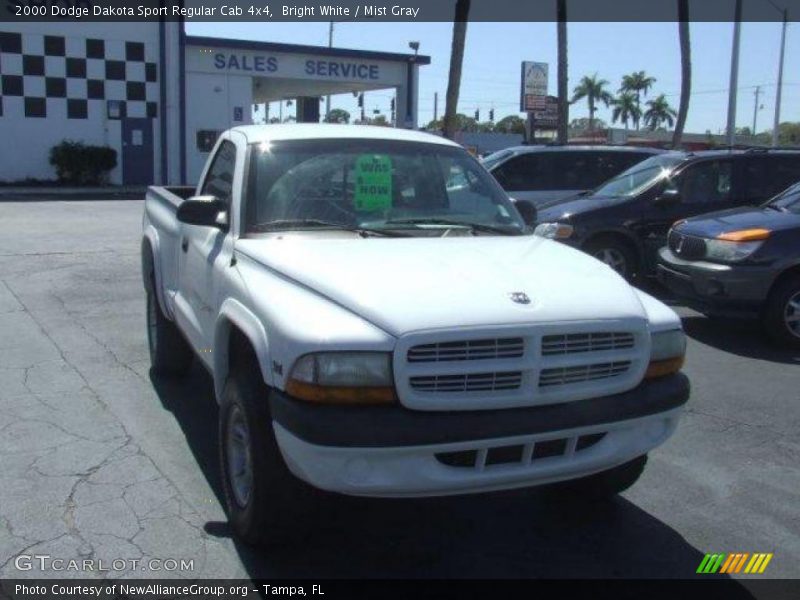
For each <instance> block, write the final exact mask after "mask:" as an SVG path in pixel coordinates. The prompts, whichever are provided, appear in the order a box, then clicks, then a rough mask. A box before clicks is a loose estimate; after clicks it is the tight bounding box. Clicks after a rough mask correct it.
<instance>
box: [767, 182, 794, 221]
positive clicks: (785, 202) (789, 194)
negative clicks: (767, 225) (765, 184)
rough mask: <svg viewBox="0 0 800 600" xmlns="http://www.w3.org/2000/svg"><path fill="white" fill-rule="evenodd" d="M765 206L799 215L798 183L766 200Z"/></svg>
mask: <svg viewBox="0 0 800 600" xmlns="http://www.w3.org/2000/svg"><path fill="white" fill-rule="evenodd" d="M767 206H772V207H774V208H777V209H778V210H782V211H785V212H791V213H794V214H796V215H800V183H796V184H794V185H793V186H791V187H790V188H789V189H787V190H785V191H784V192H782V193H780V194H778V195H777V196H775V197H774V198H773V199H772V200H770V201H769V202H767Z"/></svg>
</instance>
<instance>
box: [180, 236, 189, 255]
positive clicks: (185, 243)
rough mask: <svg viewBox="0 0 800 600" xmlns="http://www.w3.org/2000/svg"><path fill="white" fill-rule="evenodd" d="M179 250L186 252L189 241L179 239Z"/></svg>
mask: <svg viewBox="0 0 800 600" xmlns="http://www.w3.org/2000/svg"><path fill="white" fill-rule="evenodd" d="M181 250H183V251H184V252H187V251H188V250H189V239H188V238H181Z"/></svg>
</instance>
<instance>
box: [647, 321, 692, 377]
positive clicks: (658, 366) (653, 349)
mask: <svg viewBox="0 0 800 600" xmlns="http://www.w3.org/2000/svg"><path fill="white" fill-rule="evenodd" d="M650 343H651V346H650V365H649V366H648V367H647V373H646V374H645V377H646V378H648V379H653V378H656V377H663V376H665V375H671V374H672V373H677V372H678V371H680V370H681V367H682V366H683V358H684V356H685V355H686V335H685V334H684V333H683V331H682V330H680V329H671V330H670V331H659V332H657V333H653V334H651V335H650Z"/></svg>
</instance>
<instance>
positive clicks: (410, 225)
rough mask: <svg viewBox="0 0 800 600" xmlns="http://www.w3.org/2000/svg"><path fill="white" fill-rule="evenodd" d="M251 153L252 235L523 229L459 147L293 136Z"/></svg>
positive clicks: (249, 209) (482, 172)
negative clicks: (293, 137) (276, 232)
mask: <svg viewBox="0 0 800 600" xmlns="http://www.w3.org/2000/svg"><path fill="white" fill-rule="evenodd" d="M251 157H252V158H251V161H252V162H251V164H250V170H249V180H248V191H247V203H246V208H245V223H246V225H245V232H246V233H263V232H268V231H285V230H322V229H340V230H350V231H358V232H360V233H362V234H363V233H365V232H372V233H383V234H384V235H388V234H390V233H391V232H398V231H401V232H402V233H404V234H407V235H443V234H445V233H447V232H449V231H450V230H453V229H464V230H466V231H467V232H468V233H472V234H477V233H481V234H506V235H519V234H522V233H526V232H527V228H526V226H525V223H524V222H523V221H522V219H521V217H520V215H519V213H518V212H517V211H516V209H515V208H514V207H513V205H512V204H511V201H510V200H509V198H508V196H506V194H505V192H503V190H502V188H500V186H499V185H498V184H497V183H496V182H495V181H494V179H493V178H492V177H491V175H489V174H488V173H487V172H486V171H485V170H484V169H483V168H481V166H480V164H479V163H478V162H477V161H476V160H475V159H474V158H472V157H471V156H470V155H469V154H468V153H467V152H466V151H465V150H464V149H462V148H458V147H452V146H446V145H443V144H431V143H419V142H401V141H393V140H371V139H330V140H297V141H294V140H292V141H281V142H273V143H264V144H257V145H254V146H253V147H252V151H251Z"/></svg>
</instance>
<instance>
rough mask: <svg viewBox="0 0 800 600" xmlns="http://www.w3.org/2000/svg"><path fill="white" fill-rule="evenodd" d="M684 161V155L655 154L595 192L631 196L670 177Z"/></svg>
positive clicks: (623, 196) (600, 194) (619, 196)
mask: <svg viewBox="0 0 800 600" xmlns="http://www.w3.org/2000/svg"><path fill="white" fill-rule="evenodd" d="M683 161H684V157H683V156H682V155H678V156H653V157H652V158H648V159H647V160H643V161H642V162H640V163H638V164H636V165H634V166H632V167H631V168H630V169H628V170H627V171H623V172H622V173H620V174H619V175H617V176H616V177H614V178H612V179H609V180H608V181H606V182H605V183H604V184H603V185H601V186H600V187H599V188H597V189H596V190H594V192H593V193H594V194H596V195H598V196H611V197H616V198H630V197H632V196H635V195H637V194H638V193H639V192H641V191H643V190H645V189H646V188H648V187H650V186H651V185H653V184H654V183H655V182H657V181H661V180H662V179H666V178H668V177H670V175H671V174H672V171H673V169H674V168H675V167H676V166H677V165H679V164H680V163H682V162H683Z"/></svg>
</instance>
